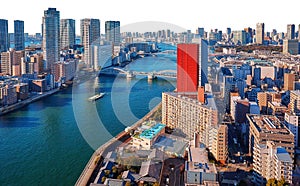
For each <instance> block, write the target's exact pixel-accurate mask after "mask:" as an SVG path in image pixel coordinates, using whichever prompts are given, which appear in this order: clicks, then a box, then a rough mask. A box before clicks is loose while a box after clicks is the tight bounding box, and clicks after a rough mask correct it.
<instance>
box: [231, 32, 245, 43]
mask: <svg viewBox="0 0 300 186" xmlns="http://www.w3.org/2000/svg"><path fill="white" fill-rule="evenodd" d="M232 34H233V39H232V40H233V42H234V43H235V44H236V45H237V44H238V45H245V44H247V35H246V31H245V30H239V31H233V32H232Z"/></svg>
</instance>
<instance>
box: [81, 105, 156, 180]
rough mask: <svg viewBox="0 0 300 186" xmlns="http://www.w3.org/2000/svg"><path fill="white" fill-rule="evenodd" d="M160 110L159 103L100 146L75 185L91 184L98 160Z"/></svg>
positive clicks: (95, 173)
mask: <svg viewBox="0 0 300 186" xmlns="http://www.w3.org/2000/svg"><path fill="white" fill-rule="evenodd" d="M160 108H161V103H160V104H158V105H157V106H156V107H154V108H153V109H152V110H151V111H150V112H149V113H148V114H146V115H145V116H144V117H143V118H141V119H140V120H139V121H137V122H136V123H134V124H133V125H132V126H130V127H129V128H128V129H129V130H127V131H128V132H126V131H123V132H121V133H119V134H118V135H117V136H116V137H115V138H112V139H111V140H109V141H108V142H106V143H105V144H103V145H102V146H100V147H99V148H98V149H97V150H96V151H95V152H94V153H93V155H92V157H91V158H90V160H89V161H88V163H87V165H86V166H85V168H84V170H83V171H82V173H81V175H80V177H79V178H78V180H77V182H76V184H75V185H76V186H82V185H88V184H89V183H92V182H93V181H94V180H93V179H91V177H94V176H93V175H97V172H96V168H97V167H99V164H100V163H101V161H99V160H101V159H103V158H104V157H105V156H106V153H108V152H109V151H110V150H113V149H116V148H117V147H118V146H119V145H120V144H122V142H123V141H126V140H127V139H128V138H130V134H129V132H130V130H135V129H136V128H138V127H140V126H141V125H142V123H143V122H145V121H147V120H149V119H150V118H151V117H152V116H153V115H154V114H155V113H156V112H157V111H159V110H160Z"/></svg>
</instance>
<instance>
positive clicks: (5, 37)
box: [0, 19, 9, 53]
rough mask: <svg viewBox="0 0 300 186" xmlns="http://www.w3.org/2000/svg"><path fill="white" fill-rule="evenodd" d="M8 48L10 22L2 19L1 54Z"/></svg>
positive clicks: (0, 25) (0, 26)
mask: <svg viewBox="0 0 300 186" xmlns="http://www.w3.org/2000/svg"><path fill="white" fill-rule="evenodd" d="M8 48H9V45H8V21H7V20H5V19H0V53H1V52H6V51H7V50H8Z"/></svg>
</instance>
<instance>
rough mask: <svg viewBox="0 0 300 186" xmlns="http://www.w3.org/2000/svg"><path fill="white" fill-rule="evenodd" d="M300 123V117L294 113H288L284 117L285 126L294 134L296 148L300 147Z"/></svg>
mask: <svg viewBox="0 0 300 186" xmlns="http://www.w3.org/2000/svg"><path fill="white" fill-rule="evenodd" d="M299 121H300V116H299V115H296V114H295V113H292V112H286V113H285V115H284V124H285V126H286V127H287V128H288V129H289V130H290V131H291V132H292V133H293V134H294V140H295V147H299V145H300V143H299V127H300V125H299Z"/></svg>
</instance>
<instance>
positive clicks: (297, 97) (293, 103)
mask: <svg viewBox="0 0 300 186" xmlns="http://www.w3.org/2000/svg"><path fill="white" fill-rule="evenodd" d="M289 109H290V111H291V112H292V113H296V114H299V113H300V91H299V90H294V91H290V103H289Z"/></svg>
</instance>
